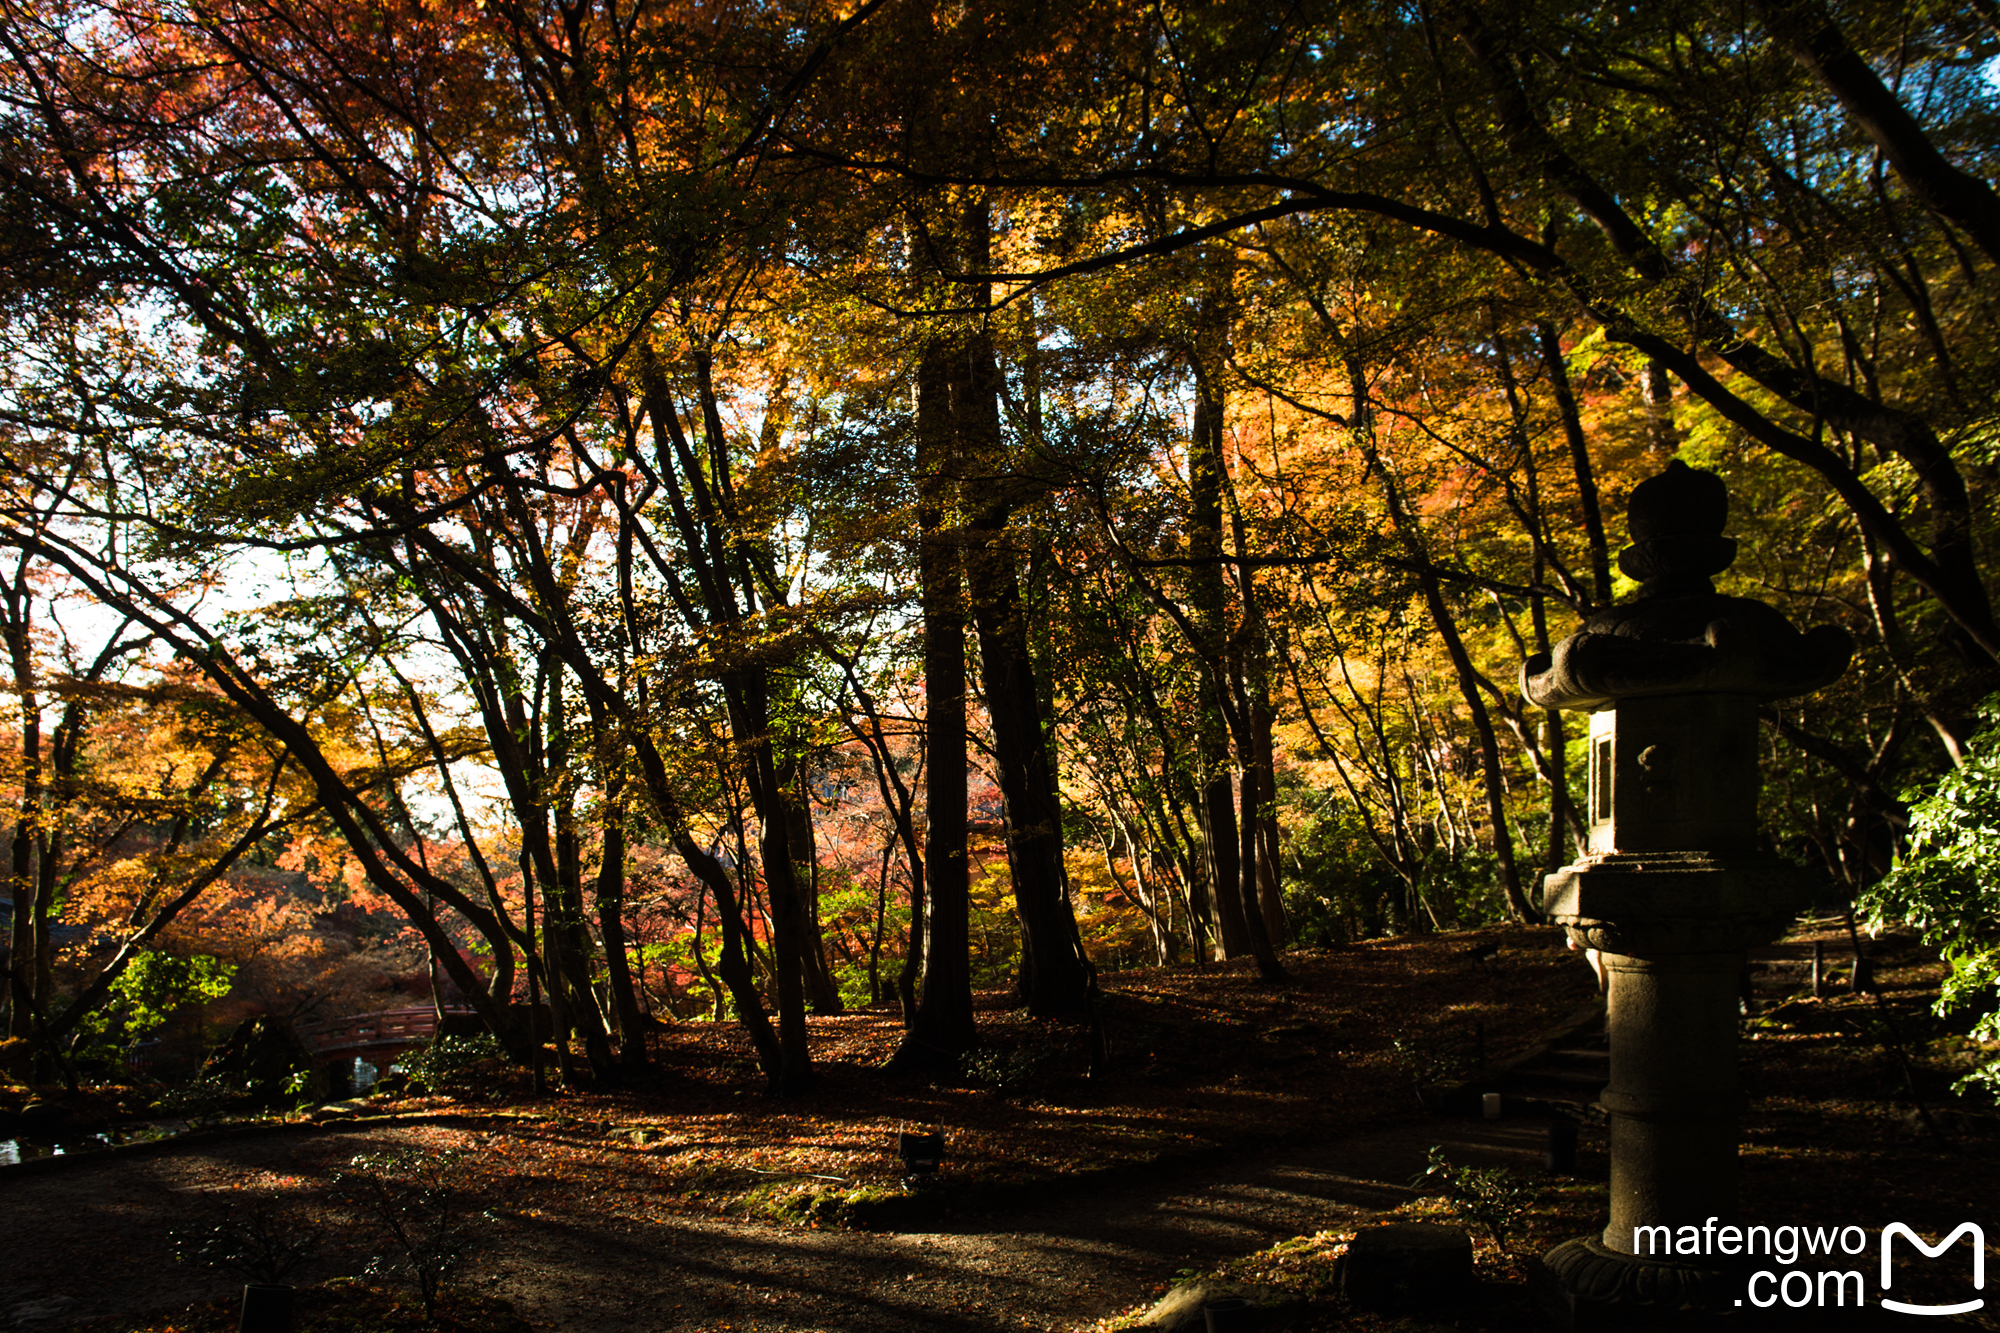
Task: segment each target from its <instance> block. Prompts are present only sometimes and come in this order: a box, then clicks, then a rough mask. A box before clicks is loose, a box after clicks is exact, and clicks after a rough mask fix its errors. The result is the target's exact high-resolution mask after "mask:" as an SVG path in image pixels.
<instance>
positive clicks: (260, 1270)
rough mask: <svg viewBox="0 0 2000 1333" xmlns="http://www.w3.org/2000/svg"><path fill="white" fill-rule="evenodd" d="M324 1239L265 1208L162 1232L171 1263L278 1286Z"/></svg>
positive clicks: (228, 1209)
mask: <svg viewBox="0 0 2000 1333" xmlns="http://www.w3.org/2000/svg"><path fill="white" fill-rule="evenodd" d="M322 1234H323V1233H322V1232H321V1231H320V1229H319V1228H318V1227H315V1226H312V1225H311V1224H309V1223H307V1222H306V1221H305V1220H304V1219H302V1218H300V1217H299V1216H297V1215H296V1214H294V1213H292V1212H290V1211H288V1210H285V1209H281V1208H275V1207H272V1206H271V1205H268V1204H257V1205H255V1206H254V1207H252V1208H250V1209H249V1210H248V1211H247V1212H238V1211H237V1209H236V1207H235V1205H233V1204H225V1205H223V1208H222V1211H221V1213H220V1214H218V1215H217V1216H216V1217H215V1219H214V1220H213V1221H210V1222H208V1223H205V1224H203V1225H200V1226H193V1227H187V1228H175V1229H172V1230H169V1231H168V1232H167V1238H168V1240H169V1241H171V1242H172V1243H173V1249H174V1258H175V1259H177V1260H179V1261H180V1262H181V1263H184V1264H201V1265H203V1266H204V1267H208V1268H221V1269H226V1270H228V1271H229V1272H232V1273H236V1274H239V1275H240V1276H241V1277H242V1278H243V1279H244V1280H245V1281H248V1282H271V1283H279V1282H283V1281H284V1280H285V1279H286V1278H287V1277H288V1276H290V1275H291V1272H292V1270H293V1269H295V1268H297V1267H298V1266H299V1265H300V1264H302V1263H304V1262H305V1261H306V1260H308V1259H310V1258H311V1257H312V1256H313V1254H314V1253H315V1252H316V1251H317V1250H318V1249H319V1241H320V1236H321V1235H322Z"/></svg>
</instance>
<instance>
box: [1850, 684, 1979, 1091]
mask: <svg viewBox="0 0 2000 1333" xmlns="http://www.w3.org/2000/svg"><path fill="white" fill-rule="evenodd" d="M1982 713H1983V715H1984V716H1985V718H1986V725H1985V726H1984V727H1982V728H1981V729H1980V731H1979V732H1978V733H1977V734H1976V735H1975V736H1974V737H1973V741H1972V746H1971V748H1970V750H1969V751H1968V752H1967V753H1966V755H1965V759H1964V762H1963V763H1962V764H1960V766H1959V767H1957V768H1956V769H1953V770H1952V771H1951V772H1949V773H1947V774H1945V775H1944V777H1942V778H1940V779H1939V780H1938V782H1937V784H1936V785H1935V786H1934V787H1932V788H1931V790H1930V793H1929V794H1928V795H1922V796H1920V794H1919V793H1916V792H1912V793H1909V799H1911V800H1912V801H1913V804H1912V805H1911V808H1910V828H1909V847H1908V850H1907V851H1905V852H1904V854H1903V856H1902V858H1901V859H1900V860H1899V861H1898V862H1897V863H1896V868H1895V869H1894V870H1893V871H1891V872H1890V873H1889V874H1888V875H1886V876H1884V877H1883V878H1882V879H1881V880H1880V881H1879V882H1878V883H1876V884H1875V885H1874V886H1872V887H1871V888H1869V889H1868V890H1867V891H1866V892H1865V893H1864V894H1863V895H1862V898H1861V906H1862V907H1864V908H1865V909H1866V910H1867V911H1868V913H1869V915H1870V920H1871V924H1872V925H1875V926H1877V927H1879V926H1881V925H1882V924H1884V923H1885V922H1886V921H1888V920H1889V919H1891V918H1901V919H1902V920H1904V921H1907V922H1908V923H1909V924H1910V925H1912V926H1915V927H1916V928H1917V929H1918V930H1920V931H1922V932H1923V937H1924V942H1925V943H1926V944H1929V945H1931V946H1933V947H1934V948H1936V949H1937V950H1938V951H1939V953H1940V954H1941V955H1942V956H1943V958H1944V961H1945V963H1946V964H1947V966H1948V967H1949V968H1950V969H1951V970H1950V972H1949V974H1948V975H1947V976H1946V977H1945V981H1944V985H1943V987H1942V988H1941V989H1940V991H1939V994H1938V1002H1937V1013H1938V1014H1939V1015H1940V1016H1943V1015H1946V1014H1950V1013H1953V1012H1956V1011H1959V1010H1963V1009H1975V1010H1977V1011H1979V1012H1980V1015H1981V1016H1980V1017H1979V1018H1978V1021H1977V1022H1976V1023H1975V1024H1974V1025H1973V1028H1972V1035H1973V1036H1974V1037H1975V1038H1978V1039H1980V1040H1983V1041H2000V1008H1996V1002H2000V878H1996V877H1995V875H1994V870H1993V867H1994V866H1995V865H1996V864H2000V699H1989V700H1987V702H1986V704H1985V706H1984V708H1983V709H1982ZM1967 1085H1976V1086H1981V1087H1984V1088H1985V1089H1986V1090H1988V1091H1990V1092H1995V1093H2000V1061H1992V1062H1988V1063H1987V1064H1986V1065H1985V1067H1984V1068H1983V1069H1982V1070H1980V1071H1978V1072H1976V1073H1974V1074H1972V1075H1969V1076H1967V1078H1966V1079H1964V1080H1962V1081H1961V1083H1960V1085H1959V1086H1960V1088H1961V1089H1963V1088H1964V1087H1965V1086H1967Z"/></svg>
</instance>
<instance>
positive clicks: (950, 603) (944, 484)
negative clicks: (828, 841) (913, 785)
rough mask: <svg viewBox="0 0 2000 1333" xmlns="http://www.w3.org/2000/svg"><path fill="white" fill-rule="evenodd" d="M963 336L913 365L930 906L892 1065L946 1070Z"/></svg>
mask: <svg viewBox="0 0 2000 1333" xmlns="http://www.w3.org/2000/svg"><path fill="white" fill-rule="evenodd" d="M966 353H967V348H966V344H965V340H964V339H963V338H962V337H958V338H954V337H948V336H947V337H939V338H936V339H934V340H933V341H932V342H931V344H930V345H929V346H928V347H926V348H925V349H924V357H923V361H922V363H921V364H920V365H919V367H918V370H917V515H918V524H919V527H920V529H921V536H920V541H919V546H918V551H917V580H918V586H919V595H920V596H921V598H922V602H923V620H924V750H925V756H926V758H925V769H924V790H925V806H926V815H927V818H928V820H929V829H928V831H927V835H926V838H925V845H924V878H925V881H926V888H927V890H928V897H929V903H928V904H927V906H928V912H927V918H928V920H927V928H926V930H925V932H924V934H925V940H924V948H923V963H924V969H923V993H922V995H921V996H920V997H919V998H918V1000H917V1012H916V1021H915V1022H913V1023H912V1024H911V1025H910V1027H909V1029H908V1030H907V1031H906V1032H905V1033H904V1034H903V1040H902V1043H901V1045H900V1046H898V1047H897V1050H896V1055H895V1057H894V1063H895V1064H897V1065H899V1066H905V1067H908V1066H925V1067H931V1068H939V1067H949V1066H951V1065H952V1064H955V1063H956V1062H957V1060H958V1058H959V1057H960V1056H961V1055H963V1054H964V1053H965V1052H966V1051H968V1050H970V1049H971V1048H972V1046H973V1044H974V1042H975V1041H976V1040H977V1039H978V1029H977V1027H976V1025H975V1024H974V1021H973V1017H972V969H971V964H970V960H969V958H968V956H967V950H968V948H969V947H970V926H971V902H970V890H971V885H970V881H969V879H968V872H969V869H970V867H969V865H968V861H967V835H968V830H967V827H966V823H967V821H966V808H965V802H966V781H965V769H966V730H965V690H966V681H965V668H966V661H965V609H964V606H963V580H962V575H961V563H962V561H961V556H962V549H963V542H964V533H963V530H962V528H961V527H960V526H959V521H958V507H959V506H958V489H959V488H958V482H957V465H958V459H957V443H958V431H957V423H956V420H955V418H956V416H957V413H956V412H955V411H954V407H955V405H956V404H955V401H954V400H955V399H956V398H957V397H958V396H959V395H960V394H962V393H963V390H964V386H965V384H966V382H967V381H968V380H969V379H970V375H969V374H968V371H967V367H966Z"/></svg>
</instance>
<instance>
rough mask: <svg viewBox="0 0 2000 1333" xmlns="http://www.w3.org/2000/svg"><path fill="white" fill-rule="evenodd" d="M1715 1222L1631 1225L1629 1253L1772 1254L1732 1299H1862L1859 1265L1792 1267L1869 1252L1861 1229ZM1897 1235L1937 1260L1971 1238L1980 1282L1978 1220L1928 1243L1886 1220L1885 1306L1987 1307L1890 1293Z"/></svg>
mask: <svg viewBox="0 0 2000 1333" xmlns="http://www.w3.org/2000/svg"><path fill="white" fill-rule="evenodd" d="M1718 1221H1719V1219H1717V1218H1713V1217H1711V1218H1709V1219H1708V1221H1706V1222H1705V1223H1703V1224H1702V1225H1701V1226H1698V1227H1696V1226H1681V1227H1666V1226H1653V1227H1634V1228H1633V1230H1632V1249H1633V1252H1634V1253H1635V1254H1640V1255H1658V1256H1661V1257H1665V1256H1667V1255H1672V1256H1674V1257H1675V1258H1705V1257H1710V1256H1726V1257H1728V1258H1731V1259H1744V1258H1756V1257H1758V1256H1760V1255H1761V1256H1764V1257H1766V1258H1769V1259H1771V1260H1773V1261H1774V1263H1773V1264H1772V1265H1770V1266H1766V1267H1763V1268H1759V1269H1756V1270H1754V1271H1753V1272H1752V1273H1751V1274H1750V1280H1749V1283H1748V1289H1747V1290H1746V1291H1745V1292H1744V1294H1743V1295H1742V1296H1741V1297H1739V1298H1738V1299H1737V1301H1736V1304H1738V1305H1740V1306H1754V1307H1756V1308H1757V1309H1760V1310H1768V1309H1770V1308H1772V1307H1773V1306H1776V1305H1781V1304H1782V1305H1784V1306H1785V1307H1787V1308H1789V1309H1793V1310H1800V1309H1806V1308H1808V1307H1810V1308H1814V1309H1821V1310H1828V1309H1841V1308H1850V1309H1851V1308H1854V1307H1857V1306H1861V1305H1865V1304H1867V1302H1868V1279H1867V1274H1866V1273H1865V1272H1864V1271H1863V1270H1862V1269H1859V1268H1856V1269H1848V1270H1845V1271H1842V1270H1838V1269H1835V1268H1832V1267H1828V1266H1826V1265H1825V1264H1824V1263H1822V1264H1821V1265H1817V1266H1813V1267H1799V1266H1797V1265H1798V1262H1799V1260H1800V1259H1801V1258H1810V1257H1813V1256H1823V1257H1824V1258H1828V1259H1833V1261H1834V1262H1838V1261H1839V1259H1840V1258H1848V1259H1852V1258H1855V1257H1858V1256H1860V1255H1862V1254H1865V1253H1867V1251H1868V1233H1867V1232H1866V1231H1864V1230H1863V1229H1862V1228H1860V1227H1795V1226H1781V1227H1771V1226H1761V1225H1760V1226H1750V1227H1736V1226H1717V1225H1716V1223H1717V1222H1718ZM1899 1239H1900V1240H1904V1241H1907V1242H1909V1244H1910V1246H1911V1247H1912V1248H1914V1249H1915V1250H1916V1251H1917V1252H1918V1253H1919V1254H1921V1255H1923V1257H1924V1258H1926V1259H1933V1260H1938V1261H1940V1262H1954V1260H1953V1258H1952V1256H1951V1255H1949V1254H1948V1253H1947V1252H1948V1251H1950V1250H1952V1248H1953V1247H1954V1246H1956V1245H1957V1244H1958V1242H1959V1241H1961V1240H1966V1241H1970V1242H1971V1244H1970V1249H1971V1250H1972V1264H1971V1268H1972V1289H1973V1290H1974V1291H1984V1290H1985V1289H1986V1233H1985V1232H1984V1231H1983V1230H1981V1229H1980V1227H1979V1225H1978V1223H1976V1222H1961V1223H1960V1224H1959V1225H1958V1227H1957V1229H1955V1230H1954V1231H1952V1232H1951V1234H1949V1235H1947V1236H1946V1237H1945V1238H1944V1239H1943V1240H1940V1241H1938V1242H1937V1243H1936V1244H1932V1243H1931V1242H1930V1241H1929V1240H1927V1239H1925V1238H1924V1237H1923V1236H1921V1235H1919V1234H1918V1233H1917V1232H1916V1231H1914V1230H1912V1229H1911V1228H1910V1227H1908V1226H1906V1225H1904V1224H1903V1223H1901V1222H1891V1223H1890V1224H1889V1225H1888V1226H1886V1227H1883V1228H1882V1232H1881V1235H1880V1237H1879V1238H1878V1242H1877V1243H1878V1246H1879V1250H1880V1254H1881V1264H1880V1270H1881V1272H1880V1276H1881V1283H1880V1286H1881V1290H1880V1293H1879V1294H1878V1296H1877V1298H1876V1299H1877V1301H1878V1303H1879V1304H1880V1305H1881V1306H1882V1308H1883V1309H1885V1310H1894V1311H1896V1312H1897V1313H1899V1314H1914V1315H1954V1314H1971V1313H1972V1312H1973V1311H1974V1310H1981V1309H1984V1308H1985V1306H1986V1298H1985V1297H1983V1296H1975V1297H1973V1298H1972V1299H1970V1300H1963V1301H1955V1302H1950V1303H1946V1304H1935V1303H1933V1304H1921V1303H1918V1302H1914V1301H1901V1300H1897V1299H1896V1298H1895V1297H1893V1296H1892V1295H1890V1288H1891V1287H1892V1286H1893V1285H1894V1282H1895V1270H1894V1268H1893V1267H1892V1266H1891V1264H1892V1256H1893V1254H1894V1249H1895V1245H1896V1242H1897V1241H1898V1240H1899Z"/></svg>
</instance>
